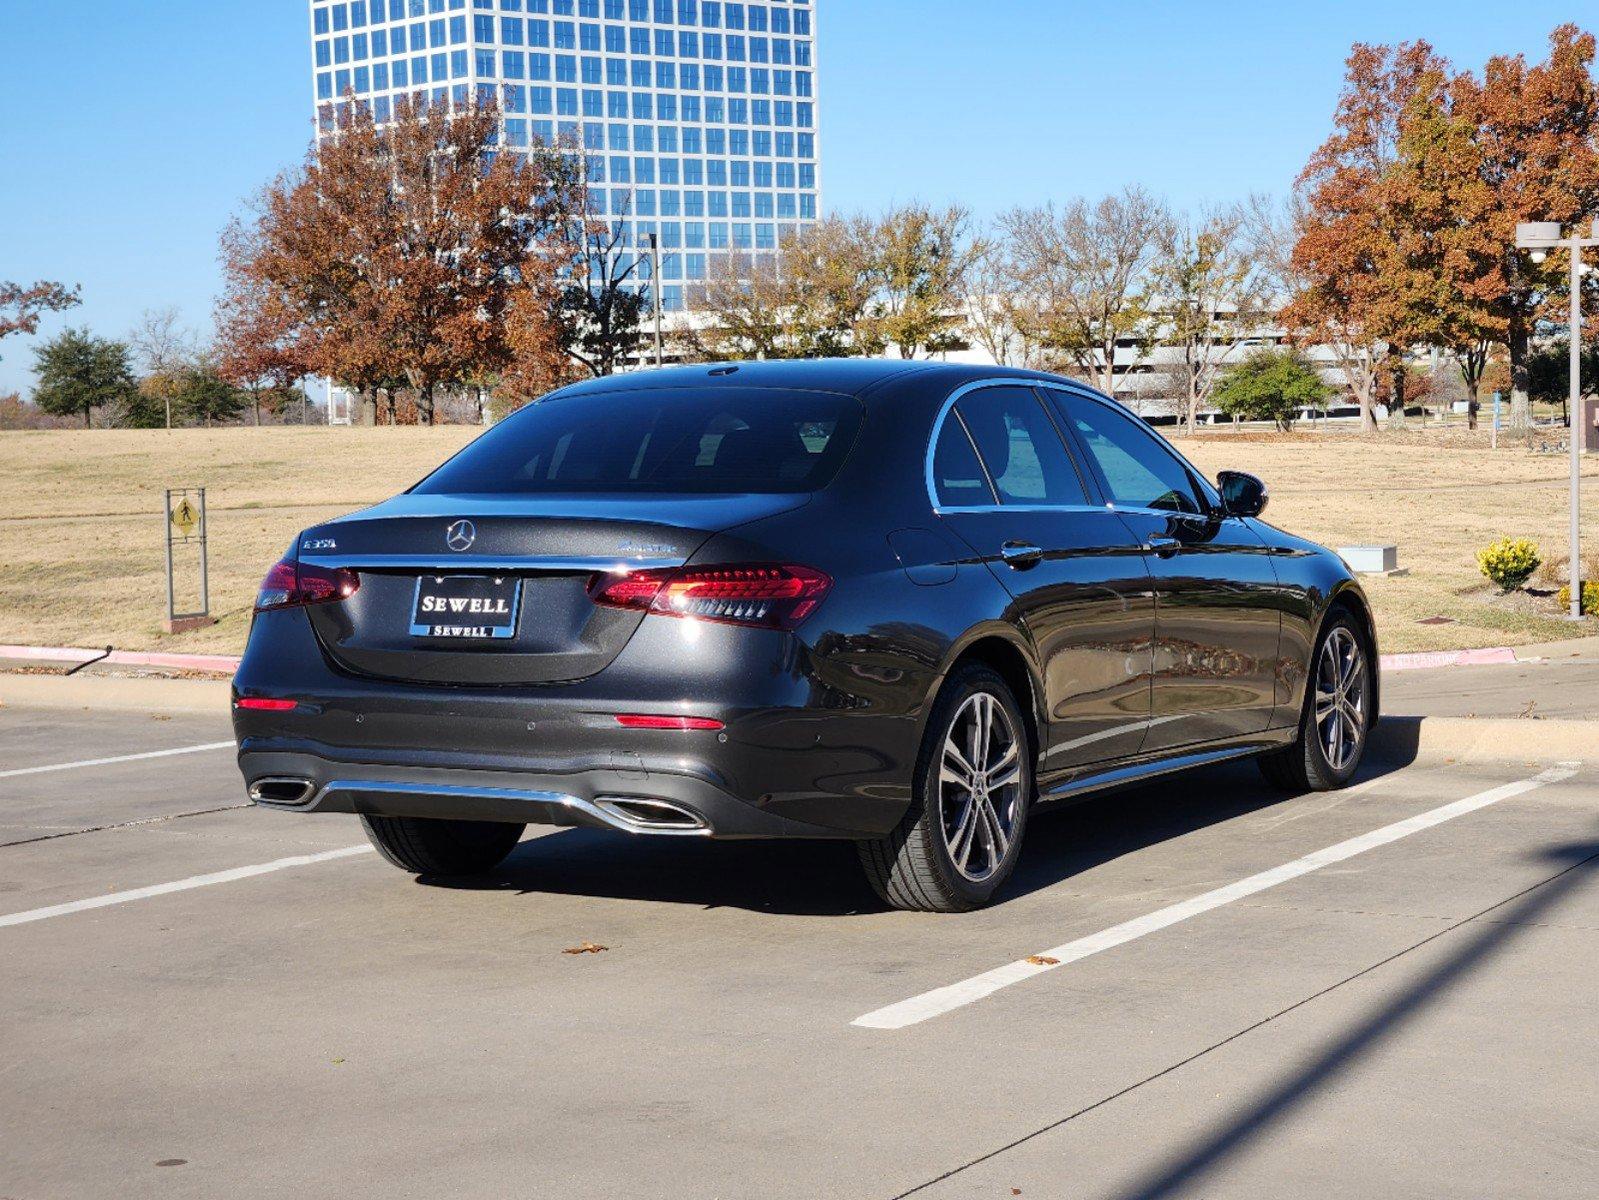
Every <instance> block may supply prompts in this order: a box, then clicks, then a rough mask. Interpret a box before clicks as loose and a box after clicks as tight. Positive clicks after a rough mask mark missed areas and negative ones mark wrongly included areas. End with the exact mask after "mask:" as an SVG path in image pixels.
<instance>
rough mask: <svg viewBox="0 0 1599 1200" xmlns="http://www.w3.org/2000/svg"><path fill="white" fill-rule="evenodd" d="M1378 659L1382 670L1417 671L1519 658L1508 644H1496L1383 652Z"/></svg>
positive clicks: (1483, 664)
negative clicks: (1410, 652)
mask: <svg viewBox="0 0 1599 1200" xmlns="http://www.w3.org/2000/svg"><path fill="white" fill-rule="evenodd" d="M1378 661H1379V662H1380V663H1381V664H1382V669H1383V670H1384V671H1419V670H1423V669H1425V668H1427V667H1480V666H1487V665H1489V664H1492V663H1513V662H1520V661H1521V660H1520V659H1518V658H1517V657H1516V652H1515V651H1514V650H1512V649H1511V648H1510V647H1509V646H1496V647H1494V648H1493V649H1491V650H1423V651H1420V652H1418V653H1415V654H1384V655H1383V656H1382V657H1381V658H1380V659H1379V660H1378Z"/></svg>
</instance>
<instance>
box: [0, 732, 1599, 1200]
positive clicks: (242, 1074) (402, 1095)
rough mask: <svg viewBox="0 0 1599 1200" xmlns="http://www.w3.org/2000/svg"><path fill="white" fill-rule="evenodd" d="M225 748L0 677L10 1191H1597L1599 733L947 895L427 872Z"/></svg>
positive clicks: (606, 844)
mask: <svg viewBox="0 0 1599 1200" xmlns="http://www.w3.org/2000/svg"><path fill="white" fill-rule="evenodd" d="M227 738H228V728H227V724H226V722H225V721H224V720H220V719H218V720H211V719H201V718H195V717H173V718H172V719H168V720H160V719H156V718H154V717H150V716H144V715H135V714H109V713H90V712H81V713H80V712H61V711H46V710H33V711H30V710H26V709H16V708H11V709H0V843H3V845H0V1197H8V1198H11V1200H46V1198H49V1200H55V1198H60V1197H70V1198H74V1200H76V1198H80V1197H102V1196H103V1197H118V1198H123V1197H143V1196H159V1197H208V1198H209V1197H218V1196H247V1197H279V1196H281V1197H296V1198H299V1197H308V1196H338V1197H341V1198H355V1197H397V1196H407V1197H410V1196H440V1197H443V1196H450V1197H457V1196H458V1197H507V1196H517V1197H524V1196H525V1197H560V1198H562V1200H569V1198H586V1197H608V1198H609V1197H628V1198H634V1197H638V1198H654V1197H669V1198H673V1200H676V1198H679V1197H683V1198H696V1200H697V1198H700V1197H726V1198H741V1200H742V1198H751V1197H758V1198H762V1200H766V1198H788V1197H794V1198H804V1200H811V1198H816V1197H835V1196H837V1197H868V1198H881V1200H887V1198H889V1197H899V1196H904V1195H910V1194H914V1195H916V1196H919V1197H928V1198H933V1197H939V1198H942V1197H1010V1196H1015V1195H1021V1196H1029V1197H1071V1198H1073V1200H1076V1198H1079V1197H1146V1198H1153V1197H1167V1196H1205V1197H1257V1196H1258V1197H1263V1198H1264V1197H1272V1198H1274V1200H1275V1198H1278V1197H1283V1196H1292V1197H1347V1196H1361V1195H1365V1196H1405V1197H1432V1196H1436V1197H1450V1198H1451V1200H1456V1198H1459V1197H1466V1196H1471V1197H1478V1196H1495V1197H1498V1196H1533V1195H1536V1196H1540V1197H1546V1196H1571V1197H1577V1196H1582V1197H1591V1196H1592V1195H1593V1194H1594V1193H1595V1181H1596V1180H1599V1125H1596V1123H1595V1121H1594V1116H1593V1114H1594V1113H1595V1112H1596V1111H1599V1039H1596V1038H1595V1037H1594V1014H1595V1012H1596V1011H1599V1008H1596V1006H1595V998H1594V996H1595V989H1596V985H1599V953H1596V952H1599V873H1596V867H1599V857H1596V856H1599V770H1596V769H1594V768H1587V769H1583V770H1576V771H1574V772H1573V769H1571V768H1560V767H1558V766H1557V765H1556V764H1552V763H1544V762H1539V763H1526V762H1514V763H1507V764H1505V765H1503V766H1501V767H1491V768H1482V767H1472V768H1466V767H1462V766H1458V765H1444V764H1439V765H1425V764H1413V765H1409V766H1398V765H1392V764H1391V765H1387V766H1383V767H1374V768H1372V769H1370V770H1368V772H1367V774H1366V776H1365V778H1364V780H1363V782H1362V783H1361V785H1360V786H1358V787H1357V788H1355V789H1353V790H1351V791H1348V792H1344V793H1340V794H1336V795H1310V796H1300V797H1292V798H1287V799H1284V798H1281V797H1280V796H1277V795H1275V794H1273V793H1271V792H1269V791H1267V790H1266V789H1265V788H1264V787H1263V786H1262V785H1261V783H1260V782H1259V779H1258V777H1257V775H1256V773H1255V771H1254V770H1253V768H1252V767H1250V766H1249V765H1247V764H1245V765H1242V766H1235V767H1230V768H1226V769H1217V770H1212V771H1209V772H1207V773H1205V774H1202V775H1197V776H1193V777H1191V778H1188V779H1186V780H1182V781H1178V782H1173V783H1170V784H1167V785H1165V786H1163V787H1160V788H1149V789H1144V790H1140V791H1135V792H1127V793H1123V794H1121V795H1116V796H1111V797H1105V798H1102V799H1100V800H1097V801H1094V802H1091V803H1088V804H1084V805H1081V806H1079V807H1077V808H1075V809H1071V810H1068V811H1066V812H1062V813H1058V814H1055V815H1052V816H1046V817H1042V818H1040V819H1039V820H1037V821H1036V822H1035V824H1034V825H1033V827H1032V828H1031V829H1030V831H1029V846H1028V850H1027V853H1026V856H1025V858H1024V861H1023V864H1022V869H1021V873H1020V877H1019V879H1018V880H1017V881H1016V883H1015V884H1014V885H1013V886H1012V887H1011V888H1010V889H1009V891H1008V893H1007V894H1006V895H1005V897H1004V902H1003V903H1001V904H999V905H998V906H997V907H995V908H993V909H990V910H988V911H986V912H982V913H977V914H972V915H969V916H961V917H935V916H926V915H914V914H905V913H891V912H885V911H882V910H881V909H880V908H879V907H878V906H877V905H876V904H875V902H874V901H873V900H872V898H871V896H870V894H869V892H868V891H867V889H866V888H865V886H864V884H863V883H862V882H861V880H860V878H859V877H858V874H857V870H856V866H855V863H854V860H853V854H852V852H851V851H850V849H849V848H848V847H846V846H837V845H781V844H779V845H761V844H727V845H721V844H707V843H699V842H692V841H683V840H668V839H663V840H659V841H649V840H630V839H627V838H625V837H623V836H621V835H614V834H609V833H602V832H598V831H593V832H591V831H550V830H530V831H529V835H528V838H527V840H526V841H525V842H524V844H523V845H522V846H521V847H520V848H519V849H518V851H517V852H516V853H515V854H514V855H513V856H512V858H511V859H510V860H509V861H508V863H507V864H506V865H505V866H504V867H503V868H501V869H500V870H499V871H498V872H497V873H495V874H494V875H493V876H492V878H489V879H487V880H485V881H483V882H482V883H481V884H479V885H477V886H460V885H455V886H446V885H440V884H433V885H429V884H422V883H417V882H415V881H413V880H411V879H410V878H409V877H407V876H405V875H403V874H401V873H400V872H398V871H396V870H394V869H393V868H391V867H389V866H388V865H387V864H386V863H384V862H382V861H381V860H380V859H379V858H378V857H377V855H375V854H373V853H370V852H367V851H365V850H362V849H359V847H362V846H363V845H364V839H363V838H362V836H361V833H360V830H359V827H358V825H357V824H356V822H355V820H354V819H353V818H346V817H338V816H328V817H296V816H292V815H286V814H280V813H271V812H264V811H258V810H255V809H252V808H248V807H243V806H242V799H243V797H242V788H241V785H240V782H239V780H238V778H237V775H236V773H235V770H234V767H233V763H232V755H231V754H230V752H229V750H228V749H226V748H221V749H217V748H211V749H188V748H190V747H196V746H210V745H212V744H214V743H218V742H225V741H226V740H227ZM168 750H180V751H184V752H182V753H174V754H163V755H161V756H159V757H144V758H137V759H131V760H123V761H112V762H95V763H92V765H72V766H66V767H65V769H50V770H37V769H36V768H40V767H51V768H54V767H60V766H63V765H65V764H77V763H83V762H85V761H86V760H100V759H119V758H121V757H122V756H125V755H134V754H140V755H151V754H154V753H156V752H161V751H168ZM1461 801H1469V803H1465V804H1460V803H1457V802H1461ZM1451 805H1452V806H1453V807H1446V806H1451ZM1415 818H1420V819H1415ZM1368 835H1374V836H1368ZM345 851H348V852H347V853H345ZM1318 852H1324V853H1318ZM1274 868H1284V869H1283V870H1279V871H1275V872H1273V869H1274ZM1263 872H1272V873H1270V874H1264V875H1263V874H1262V873H1263ZM1228 885H1236V886H1232V887H1229V886H1228ZM1218 889H1225V890H1218ZM1095 935H1102V936H1095ZM585 942H587V943H593V944H594V945H597V946H604V947H607V949H605V950H603V951H599V952H596V953H585V954H568V953H565V951H567V950H569V949H573V948H577V947H580V946H582V945H583V944H584V943H585ZM1040 953H1042V954H1044V955H1045V957H1046V958H1048V957H1054V958H1059V959H1060V960H1061V961H1060V963H1059V965H1050V964H1049V963H1047V962H1045V963H1042V964H1041V965H1040V964H1031V965H1029V964H1026V963H1025V958H1026V956H1028V955H1036V954H1040ZM996 971H997V972H998V975H999V976H1002V977H1003V980H1002V981H1003V982H1005V983H1006V986H1002V987H999V988H997V989H994V990H986V991H985V988H986V986H987V985H986V984H985V985H983V986H974V985H972V984H969V983H968V984H967V985H966V986H965V987H964V988H958V987H957V988H954V989H953V991H952V990H951V987H952V985H958V984H962V983H963V981H972V980H978V981H982V980H985V979H987V980H989V981H990V982H992V981H993V979H994V978H995V976H994V974H993V973H994V972H996ZM884 1013H887V1014H889V1015H888V1016H887V1017H886V1018H885V1017H883V1016H882V1014H884ZM869 1014H877V1017H876V1018H875V1019H874V1018H871V1017H869ZM863 1019H864V1023H860V1024H858V1023H857V1022H861V1021H863Z"/></svg>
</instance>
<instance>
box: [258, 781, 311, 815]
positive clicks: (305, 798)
mask: <svg viewBox="0 0 1599 1200" xmlns="http://www.w3.org/2000/svg"><path fill="white" fill-rule="evenodd" d="M315 795H316V784H314V783H312V782H311V781H310V780H309V779H297V778H295V777H293V776H287V775H269V776H267V777H266V778H264V779H257V780H256V781H255V782H254V783H252V784H251V785H250V799H251V800H253V801H255V803H257V804H262V805H265V806H266V807H268V808H304V807H305V806H306V805H307V804H309V803H311V800H312V798H313V797H314V796H315Z"/></svg>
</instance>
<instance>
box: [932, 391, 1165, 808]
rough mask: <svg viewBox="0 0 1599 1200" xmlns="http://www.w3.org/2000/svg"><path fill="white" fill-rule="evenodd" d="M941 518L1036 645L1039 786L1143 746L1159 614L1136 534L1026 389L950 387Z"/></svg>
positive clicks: (938, 439)
mask: <svg viewBox="0 0 1599 1200" xmlns="http://www.w3.org/2000/svg"><path fill="white" fill-rule="evenodd" d="M928 478H929V487H930V490H931V491H932V493H933V503H934V506H935V509H936V511H937V513H938V516H939V517H940V519H941V520H942V521H943V522H944V523H945V524H946V526H947V527H948V528H949V529H951V530H952V531H953V532H954V533H956V534H957V535H958V536H959V537H960V538H961V539H962V540H963V541H965V542H966V543H967V544H968V545H969V546H971V548H972V549H973V550H974V551H975V552H976V553H977V554H978V555H979V556H980V557H981V558H982V560H983V561H984V562H985V563H986V564H988V566H989V568H990V570H992V571H993V573H994V575H995V576H996V577H997V578H998V579H999V581H1000V583H1002V584H1003V585H1004V587H1005V589H1006V591H1008V592H1009V593H1010V595H1011V596H1012V598H1013V600H1014V605H1013V608H1012V615H1013V616H1014V617H1015V618H1016V619H1017V620H1018V621H1019V623H1020V624H1021V625H1022V627H1023V628H1024V629H1025V631H1026V633H1027V634H1028V636H1029V637H1030V638H1031V639H1032V641H1033V644H1034V645H1035V647H1036V648H1037V655H1038V662H1039V664H1040V667H1041V671H1042V675H1043V690H1044V696H1043V700H1044V709H1045V712H1046V714H1047V719H1048V728H1047V729H1046V730H1045V731H1044V735H1043V738H1042V740H1043V742H1044V746H1043V765H1042V768H1041V771H1040V782H1041V784H1043V785H1044V787H1045V788H1046V789H1047V786H1048V782H1049V779H1050V778H1051V777H1052V776H1057V775H1059V774H1060V773H1061V772H1064V771H1068V770H1070V769H1071V768H1074V767H1079V766H1082V765H1084V764H1089V763H1096V762H1103V761H1105V760H1108V759H1113V758H1121V757H1124V756H1127V755H1130V754H1134V753H1136V752H1137V751H1138V749H1139V747H1140V746H1141V744H1142V743H1143V740H1144V730H1145V726H1146V723H1147V721H1148V717H1149V696H1150V672H1151V669H1152V666H1153V662H1154V644H1153V638H1154V632H1155V609H1154V598H1153V591H1152V588H1151V582H1150V576H1149V572H1148V569H1147V568H1146V566H1145V564H1144V557H1143V554H1142V552H1141V550H1140V548H1139V543H1138V539H1137V538H1136V537H1135V536H1134V535H1133V534H1132V533H1131V532H1130V531H1129V530H1128V528H1127V526H1126V525H1125V524H1123V523H1122V522H1121V521H1120V520H1119V519H1118V518H1117V516H1116V515H1115V514H1114V513H1113V512H1110V511H1109V510H1107V509H1106V508H1105V507H1104V505H1103V504H1101V503H1096V502H1095V500H1094V498H1093V497H1092V495H1091V493H1090V487H1091V484H1090V483H1089V482H1088V480H1087V479H1086V478H1085V476H1084V474H1083V472H1082V470H1081V469H1080V467H1079V465H1078V464H1077V463H1075V462H1074V460H1073V456H1072V454H1071V453H1070V452H1069V450H1068V448H1067V443H1066V440H1065V439H1064V438H1063V436H1062V434H1061V431H1060V429H1059V428H1058V427H1057V425H1056V422H1055V419H1054V417H1053V415H1052V414H1051V412H1050V411H1049V409H1048V407H1047V406H1046V405H1045V404H1044V403H1043V401H1042V400H1041V398H1040V397H1039V396H1038V395H1037V394H1036V393H1035V392H1034V391H1033V389H1032V388H1031V387H1028V386H1026V385H1015V384H999V385H980V386H977V387H974V388H969V389H965V390H963V391H962V392H960V393H957V394H956V396H955V398H954V399H953V400H952V402H951V404H950V405H949V406H948V407H947V408H946V410H945V413H944V415H943V417H942V418H941V421H940V424H939V427H938V428H937V429H936V430H935V433H934V445H933V450H932V454H931V457H930V460H929V477H928Z"/></svg>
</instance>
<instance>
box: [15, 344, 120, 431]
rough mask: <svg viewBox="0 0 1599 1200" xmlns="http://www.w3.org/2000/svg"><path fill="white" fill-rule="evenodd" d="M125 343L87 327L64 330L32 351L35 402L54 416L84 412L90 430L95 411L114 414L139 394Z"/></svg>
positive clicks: (66, 415) (84, 420)
mask: <svg viewBox="0 0 1599 1200" xmlns="http://www.w3.org/2000/svg"><path fill="white" fill-rule="evenodd" d="M128 353H129V352H128V347H127V344H126V343H124V342H118V341H113V340H112V339H110V338H98V337H95V336H94V335H93V334H91V333H90V332H89V331H88V330H87V329H68V330H66V331H65V332H64V333H61V334H59V335H57V336H56V337H54V338H51V339H50V340H49V341H48V342H46V343H45V344H44V345H42V346H38V347H36V348H35V349H34V352H33V358H34V368H33V370H34V374H36V375H37V376H38V377H39V385H38V387H37V388H35V389H34V393H33V401H34V403H35V404H37V405H38V406H39V407H40V408H42V409H43V410H44V411H45V412H47V413H50V414H51V415H52V416H58V417H68V416H76V415H78V414H79V413H82V414H83V427H84V428H85V429H87V428H89V426H90V424H91V418H90V415H91V414H92V413H93V412H94V410H95V409H97V408H98V409H102V410H104V411H106V412H108V413H115V412H118V411H119V410H120V409H122V408H123V407H124V406H126V405H127V404H129V403H131V402H133V401H134V400H135V398H136V397H137V396H138V394H139V389H138V386H137V385H136V384H135V383H134V381H133V370H132V368H131V367H130V366H129V365H128Z"/></svg>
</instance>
